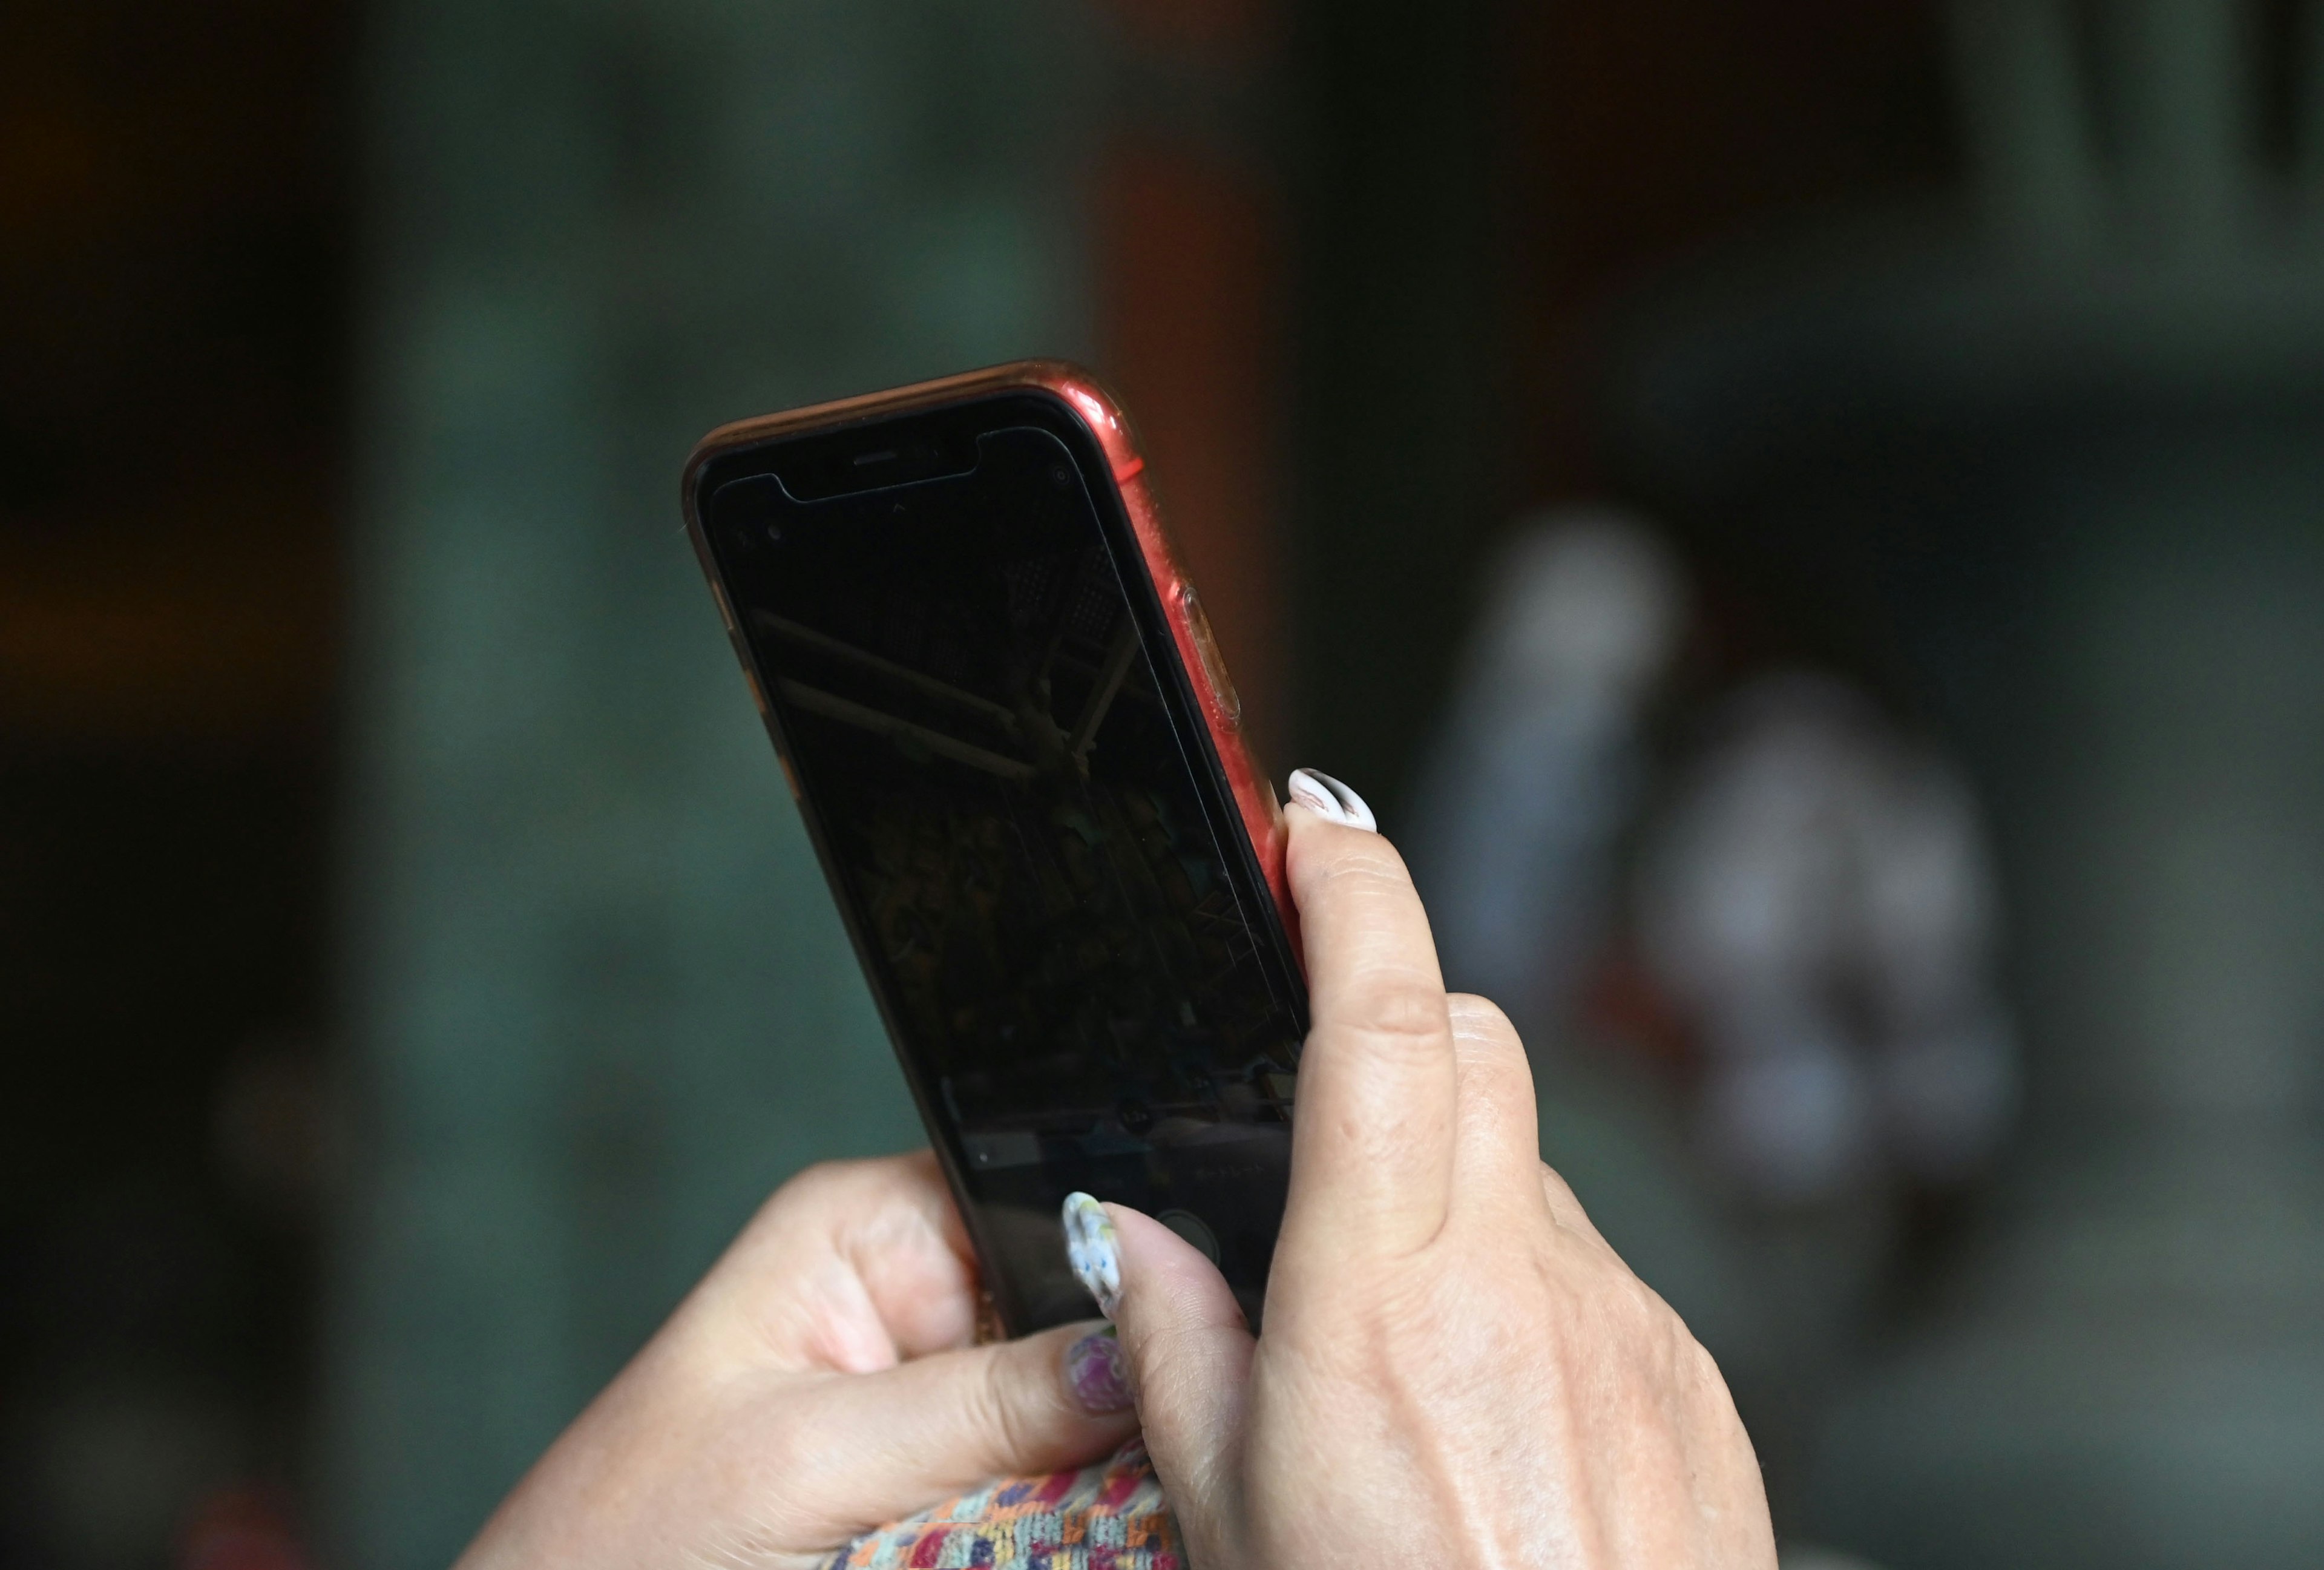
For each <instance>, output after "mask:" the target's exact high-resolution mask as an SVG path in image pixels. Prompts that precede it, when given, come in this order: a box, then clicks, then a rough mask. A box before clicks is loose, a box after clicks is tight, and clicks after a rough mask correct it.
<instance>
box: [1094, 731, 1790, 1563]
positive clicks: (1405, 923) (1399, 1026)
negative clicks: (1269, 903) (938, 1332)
mask: <svg viewBox="0 0 2324 1570" xmlns="http://www.w3.org/2000/svg"><path fill="white" fill-rule="evenodd" d="M1303 773H1304V771H1303ZM1326 786H1336V781H1329V780H1322V779H1321V778H1320V777H1315V776H1307V777H1305V778H1302V777H1301V776H1294V781H1293V787H1294V788H1293V798H1294V802H1295V805H1294V806H1293V807H1292V808H1290V810H1289V817H1290V853H1289V854H1290V873H1291V883H1292V890H1293V892H1294V894H1295V895H1296V898H1297V900H1298V904H1299V916H1300V921H1301V924H1302V926H1303V928H1305V941H1306V952H1307V967H1308V974H1309V979H1310V982H1311V984H1312V988H1313V993H1314V1030H1313V1031H1312V1033H1311V1034H1310V1035H1309V1037H1308V1039H1307V1047H1306V1054H1305V1057H1304V1058H1303V1059H1302V1061H1301V1065H1300V1070H1299V1103H1298V1109H1299V1110H1298V1122H1297V1130H1296V1134H1295V1136H1294V1139H1293V1149H1292V1174H1291V1191H1290V1200H1289V1204H1288V1207H1287V1209H1286V1214H1285V1216H1284V1223H1283V1234H1282V1240H1281V1242H1279V1243H1278V1244H1277V1249H1276V1253H1275V1264H1274V1270H1273V1273H1272V1275H1271V1276H1270V1278H1269V1279H1268V1292H1267V1318H1266V1324H1265V1333H1264V1335H1262V1336H1261V1337H1260V1338H1259V1339H1258V1340H1256V1341H1254V1340H1253V1339H1252V1337H1251V1335H1250V1332H1249V1330H1248V1329H1247V1328H1246V1327H1245V1325H1244V1323H1243V1319H1242V1316H1241V1314H1240V1312H1239V1311H1238V1310H1237V1308H1236V1307H1235V1300H1234V1298H1233V1297H1232V1296H1231V1294H1230V1293H1229V1291H1228V1289H1227V1287H1226V1283H1225V1282H1224V1281H1223V1280H1222V1279H1221V1278H1220V1276H1219V1273H1218V1271H1217V1270H1216V1269H1215V1268H1214V1267H1213V1265H1212V1264H1211V1263H1210V1261H1208V1260H1207V1259H1206V1258H1204V1257H1203V1254H1201V1253H1200V1252H1198V1251H1196V1250H1195V1249H1194V1248H1193V1247H1192V1246H1190V1245H1189V1244H1188V1243H1186V1242H1184V1241H1182V1240H1181V1239H1180V1238H1178V1237H1177V1236H1176V1234H1175V1233H1171V1232H1170V1231H1169V1230H1168V1229H1167V1228H1165V1227H1163V1226H1161V1225H1160V1224H1157V1223H1156V1222H1154V1221H1151V1220H1149V1219H1148V1218H1147V1217H1146V1216H1143V1215H1141V1214H1138V1213H1137V1212H1135V1211H1131V1210H1126V1209H1123V1208H1120V1207H1119V1206H1111V1205H1109V1206H1107V1207H1106V1208H1107V1212H1108V1214H1110V1216H1111V1220H1112V1222H1113V1224H1114V1230H1115V1234H1116V1235H1115V1243H1116V1246H1117V1248H1118V1250H1119V1253H1120V1261H1119V1265H1120V1304H1119V1307H1118V1309H1117V1315H1116V1316H1117V1318H1118V1321H1119V1323H1120V1331H1121V1337H1122V1342H1123V1344H1124V1346H1125V1348H1126V1349H1127V1351H1128V1353H1129V1355H1130V1363H1131V1367H1132V1370H1133V1373H1134V1382H1135V1384H1136V1386H1137V1389H1138V1392H1139V1416H1140V1417H1141V1418H1142V1419H1143V1421H1144V1426H1145V1430H1146V1441H1147V1445H1148V1449H1149V1450H1150V1451H1151V1453H1152V1455H1153V1457H1154V1463H1155V1465H1156V1468H1157V1471H1158V1472H1159V1473H1160V1475H1161V1479H1162V1483H1163V1487H1164V1489H1165V1490H1166V1491H1167V1494H1168V1497H1169V1499H1170V1502H1171V1505H1172V1508H1173V1509H1174V1510H1175V1511H1176V1514H1177V1517H1178V1522H1179V1525H1180V1528H1181V1529H1182V1530H1183V1531H1184V1532H1185V1536H1186V1542H1187V1547H1188V1551H1189V1554H1190V1556H1191V1557H1192V1559H1193V1562H1194V1565H1195V1566H1196V1567H1197V1570H1304V1567H1306V1566H1323V1565H1333V1566H1360V1565H1380V1566H1389V1565H1394V1566H1398V1567H1402V1566H1407V1565H1480V1566H1482V1565H1495V1566H1499V1565H1526V1566H1528V1567H1532V1570H1547V1567H1550V1566H1591V1567H1592V1570H1597V1567H1612V1566H1623V1567H1635V1570H1678V1567H1680V1566H1697V1565H1700V1566H1718V1567H1719V1570H1739V1567H1744V1566H1752V1567H1760V1566H1773V1565H1774V1564H1775V1542H1774V1538H1773V1535H1772V1533H1771V1532H1770V1529H1769V1527H1768V1520H1767V1506H1766V1494H1765V1492H1764V1491H1763V1489H1762V1487H1761V1484H1760V1479H1759V1469H1758V1464H1757V1461H1756V1459H1755V1458H1754V1456H1753V1455H1752V1452H1751V1445H1750V1441H1749V1440H1748V1438H1747V1437H1745V1436H1744V1432H1743V1427H1742V1425H1741V1423H1740V1422H1739V1421H1738V1419H1737V1418H1736V1415H1735V1407H1734V1403H1733V1402H1732V1401H1731V1400H1730V1399H1729V1397H1728V1393H1727V1387H1726V1384H1725V1382H1724V1381H1722V1380H1721V1379H1720V1375H1719V1370H1718V1368H1717V1367H1716V1366H1715V1365H1714V1364H1713V1363H1712V1362H1711V1358H1710V1356H1709V1354H1708V1353H1705V1352H1704V1351H1703V1350H1702V1348H1701V1346H1700V1345H1698V1344H1696V1343H1695V1340H1694V1338H1693V1337H1692V1335H1689V1334H1688V1333H1687V1329H1686V1326H1685V1325H1683V1324H1682V1323H1680V1321H1679V1318H1678V1316H1676V1315H1675V1314H1674V1313H1672V1312H1671V1310H1670V1309H1669V1307H1667V1306H1665V1304H1664V1303H1663V1301H1662V1299H1661V1298H1657V1297H1655V1294H1654V1293H1653V1292H1652V1291H1650V1290H1648V1289H1647V1288H1646V1286H1645V1284H1644V1283H1642V1282H1641V1281H1640V1280H1639V1279H1637V1277H1636V1276H1634V1275H1632V1274H1631V1273H1630V1271H1629V1270H1628V1267H1627V1266H1625V1265H1624V1264H1623V1263H1622V1261H1621V1260H1620V1259H1619V1258H1618V1257H1617V1256H1616V1255H1615V1253H1614V1251H1613V1250H1611V1249H1610V1248H1609V1247H1607V1246H1606V1242H1605V1240H1604V1239H1602V1238H1600V1236H1599V1235H1598V1233H1597V1230H1596V1229H1595V1228H1593V1227H1592V1226H1591V1224H1590V1222H1589V1219H1588V1218H1587V1217H1586V1216H1584V1215H1583V1214H1582V1207H1581V1205H1579V1204H1577V1203H1576V1202H1575V1200H1574V1197H1573V1194H1572V1190H1571V1189H1569V1188H1568V1187H1566V1186H1565V1184H1564V1182H1563V1180H1562V1179H1561V1178H1559V1177H1558V1176H1557V1174H1556V1173H1554V1172H1553V1171H1551V1170H1550V1169H1549V1168H1546V1167H1545V1166H1544V1165H1543V1164H1542V1162H1541V1159H1540V1155H1539V1149H1538V1135H1537V1133H1536V1131H1535V1130H1536V1125H1535V1110H1534V1097H1533V1079H1532V1076H1531V1073H1530V1072H1529V1070H1528V1068H1527V1067H1526V1057H1525V1051H1524V1048H1523V1047H1522V1046H1521V1045H1520V1044H1519V1042H1518V1040H1517V1035H1516V1033H1515V1032H1514V1031H1513V1030H1511V1029H1510V1027H1509V1022H1508V1020H1507V1019H1506V1018H1505V1017H1504V1016H1503V1015H1502V1014H1501V1012H1500V1011H1499V1010H1498V1009H1496V1008H1494V1007H1493V1005H1492V1004H1490V1003H1489V1002H1484V1001H1483V1000H1482V999H1480V998H1473V997H1466V996H1461V995H1457V994H1456V995H1452V996H1448V995H1447V994H1446V993H1445V991H1444V984H1443V978H1442V977H1441V975H1440V974H1439V973H1438V970H1437V965H1436V953H1435V948H1434V943H1433V942H1432V940H1431V938H1430V937H1429V931H1428V921H1427V918H1426V917H1425V915H1424V914H1423V912H1422V910H1421V907H1420V901H1419V900H1418V898H1417V897H1416V895H1415V894H1414V892H1413V888H1412V882H1411V880H1410V879H1409V878H1408V877H1407V876H1406V873H1405V868H1404V863H1403V861H1402V860H1401V859H1400V858H1399V857H1398V856H1397V854H1396V851H1395V849H1394V848H1393V847H1392V846H1390V845H1388V842H1387V841H1386V840H1384V839H1382V838H1381V837H1380V836H1379V835H1378V834H1376V833H1372V832H1369V817H1370V814H1369V811H1368V810H1363V809H1362V808H1361V803H1360V801H1357V800H1355V799H1354V797H1353V794H1352V792H1346V791H1345V788H1344V787H1337V789H1336V790H1327V789H1325V787H1326ZM1301 803H1309V804H1312V807H1311V806H1303V805H1300V804H1301Z"/></svg>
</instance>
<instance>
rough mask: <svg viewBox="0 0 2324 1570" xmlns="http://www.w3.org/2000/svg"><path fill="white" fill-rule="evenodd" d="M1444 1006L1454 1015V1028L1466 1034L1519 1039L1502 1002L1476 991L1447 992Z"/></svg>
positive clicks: (1494, 1038)
mask: <svg viewBox="0 0 2324 1570" xmlns="http://www.w3.org/2000/svg"><path fill="white" fill-rule="evenodd" d="M1444 1006H1445V1010H1446V1011H1447V1012H1449V1013H1450V1014H1451V1015H1452V1028H1453V1029H1454V1030H1458V1031H1460V1032H1461V1033H1462V1035H1464V1036H1475V1037H1479V1038H1481V1039H1490V1040H1502V1039H1506V1040H1508V1041H1509V1042H1512V1043H1514V1042H1515V1041H1516V1040H1517V1027H1516V1026H1515V1025H1514V1024H1512V1023H1510V1022H1509V1017H1508V1014H1507V1013H1505V1012H1503V1011H1502V1009H1501V1006H1500V1004H1499V1003H1497V1002H1493V1000H1492V999H1490V998H1486V997H1480V996H1478V995H1477V994H1476V993H1445V994H1444Z"/></svg>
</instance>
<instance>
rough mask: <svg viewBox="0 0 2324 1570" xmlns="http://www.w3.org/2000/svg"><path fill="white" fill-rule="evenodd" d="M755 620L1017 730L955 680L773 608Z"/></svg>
mask: <svg viewBox="0 0 2324 1570" xmlns="http://www.w3.org/2000/svg"><path fill="white" fill-rule="evenodd" d="M751 620H752V623H755V624H756V625H758V626H760V627H763V628H764V629H766V630H767V631H768V632H770V633H775V634H776V635H777V636H778V637H783V638H788V639H789V640H790V641H791V642H794V643H804V644H806V645H807V647H808V648H810V649H820V650H822V651H824V652H825V653H826V654H835V655H837V656H838V657H839V658H840V659H842V660H853V662H854V663H856V664H858V665H861V666H862V667H863V668H864V669H865V670H876V671H878V672H879V673H880V674H881V675H882V676H887V677H891V678H893V679H896V680H898V681H900V682H902V683H903V684H904V685H905V686H907V687H909V688H914V689H915V690H917V691H920V692H925V693H927V695H928V696H929V697H938V698H942V699H943V700H944V701H945V702H946V703H950V704H957V705H958V706H960V707H962V708H964V709H967V710H969V711H971V712H972V713H974V714H980V715H982V716H984V717H985V718H986V719H989V720H991V722H992V723H993V724H995V725H999V726H1001V728H1002V729H1004V730H1006V731H1008V732H1009V734H1011V735H1014V734H1017V716H1015V715H1013V714H1011V713H1010V712H1009V711H1008V710H1007V709H1005V708H1003V707H1001V705H999V704H997V703H994V702H992V701H991V699H989V698H982V697H977V696H976V694H974V693H973V692H963V691H962V690H961V689H960V688H957V687H954V686H953V685H952V684H951V683H949V682H945V681H938V680H937V679H936V678H935V677H933V676H923V675H921V674H920V673H919V672H918V671H917V670H913V669H912V668H911V667H910V666H908V665H899V664H897V663H896V662H895V661H894V660H882V659H881V657H880V656H879V655H877V654H871V653H866V652H865V651H862V650H861V649H858V648H857V647H856V646H855V645H854V644H853V643H848V642H842V641H841V640H840V639H837V638H835V637H833V636H832V635H831V634H830V633H818V632H816V630H815V629H814V628H813V627H808V626H803V625H801V624H800V623H797V622H794V621H792V620H790V619H789V618H788V617H787V616H779V615H777V614H774V613H773V612H772V611H752V613H751Z"/></svg>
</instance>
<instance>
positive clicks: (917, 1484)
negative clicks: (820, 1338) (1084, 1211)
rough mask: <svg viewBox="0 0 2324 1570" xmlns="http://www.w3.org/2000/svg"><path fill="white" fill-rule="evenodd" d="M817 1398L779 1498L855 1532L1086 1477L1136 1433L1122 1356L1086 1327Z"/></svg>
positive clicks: (932, 1361) (1108, 1338) (934, 1358)
mask: <svg viewBox="0 0 2324 1570" xmlns="http://www.w3.org/2000/svg"><path fill="white" fill-rule="evenodd" d="M816 1398H817V1399H816V1402H815V1407H816V1413H815V1415H814V1416H812V1417H810V1418H808V1419H807V1421H806V1422H805V1423H803V1424H802V1425H801V1428H800V1432H801V1433H803V1434H805V1435H807V1436H813V1439H812V1442H811V1443H810V1444H807V1445H803V1446H801V1449H802V1450H803V1451H804V1452H805V1454H801V1455H795V1456H793V1457H790V1458H789V1459H790V1461H791V1462H792V1464H793V1465H794V1467H795V1468H796V1470H794V1471H793V1472H792V1473H791V1476H790V1478H789V1479H788V1480H787V1482H786V1490H787V1491H791V1492H793V1493H794V1494H795V1497H798V1498H800V1499H811V1500H816V1501H819V1503H818V1509H817V1514H818V1515H819V1516H821V1517H823V1518H825V1519H827V1520H829V1521H831V1522H833V1523H835V1524H837V1525H841V1526H844V1527H845V1528H849V1529H852V1530H862V1529H864V1528H871V1527H874V1526H878V1525H881V1524H882V1523H885V1522H888V1521H896V1520H901V1519H904V1518H905V1517H907V1516H910V1515H913V1514H915V1513H917V1512H918V1511H920V1510H926V1509H927V1508H928V1507H929V1506H931V1505H934V1504H937V1503H939V1502H941V1501H944V1500H946V1499H949V1498H951V1497H953V1496H954V1495H955V1494H960V1493H965V1492H967V1491H970V1490H972V1489H975V1488H980V1487H982V1486H983V1485H985V1484H987V1483H990V1482H994V1481H996V1480H998V1479H1001V1478H1004V1477H1023V1476H1041V1475H1046V1474H1047V1473H1055V1472H1065V1471H1070V1470H1072V1469H1074V1468H1076V1467H1082V1466H1087V1465H1089V1464H1092V1463H1093V1462H1095V1461H1098V1460H1100V1459H1102V1458H1103V1457H1104V1456H1106V1455H1111V1453H1112V1452H1113V1451H1114V1450H1116V1449H1118V1448H1120V1445H1122V1444H1123V1443H1125V1442H1126V1441H1128V1440H1129V1439H1130V1438H1131V1437H1132V1436H1135V1435H1136V1434H1137V1432H1138V1417H1137V1414H1136V1412H1135V1411H1133V1410H1132V1409H1131V1407H1130V1388H1129V1381H1128V1378H1127V1377H1126V1371H1125V1370H1124V1368H1123V1366H1122V1358H1121V1353H1120V1346H1119V1344H1118V1342H1117V1341H1116V1339H1115V1336H1114V1333H1113V1331H1112V1330H1111V1329H1110V1328H1108V1327H1105V1326H1102V1325H1093V1324H1084V1325H1060V1326H1058V1327H1057V1328H1056V1329H1054V1330H1047V1331H1043V1332H1042V1333H1040V1334H1039V1335H1028V1336H1027V1337H1025V1338H1024V1339H1023V1340H1021V1341H1011V1342H1005V1343H1001V1344H996V1345H991V1346H973V1347H963V1348H960V1349H957V1350H955V1351H951V1352H940V1353H933V1354H931V1355H929V1356H927V1357H918V1358H914V1359H912V1360H911V1361H910V1362H902V1363H899V1364H897V1365H896V1366H895V1367H893V1368H890V1369H883V1370H881V1371H880V1372H878V1373H871V1374H848V1375H842V1376H839V1377H836V1378H833V1379H831V1380H829V1381H825V1382H824V1383H823V1384H822V1385H821V1387H820V1388H819V1390H817V1391H816Z"/></svg>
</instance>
